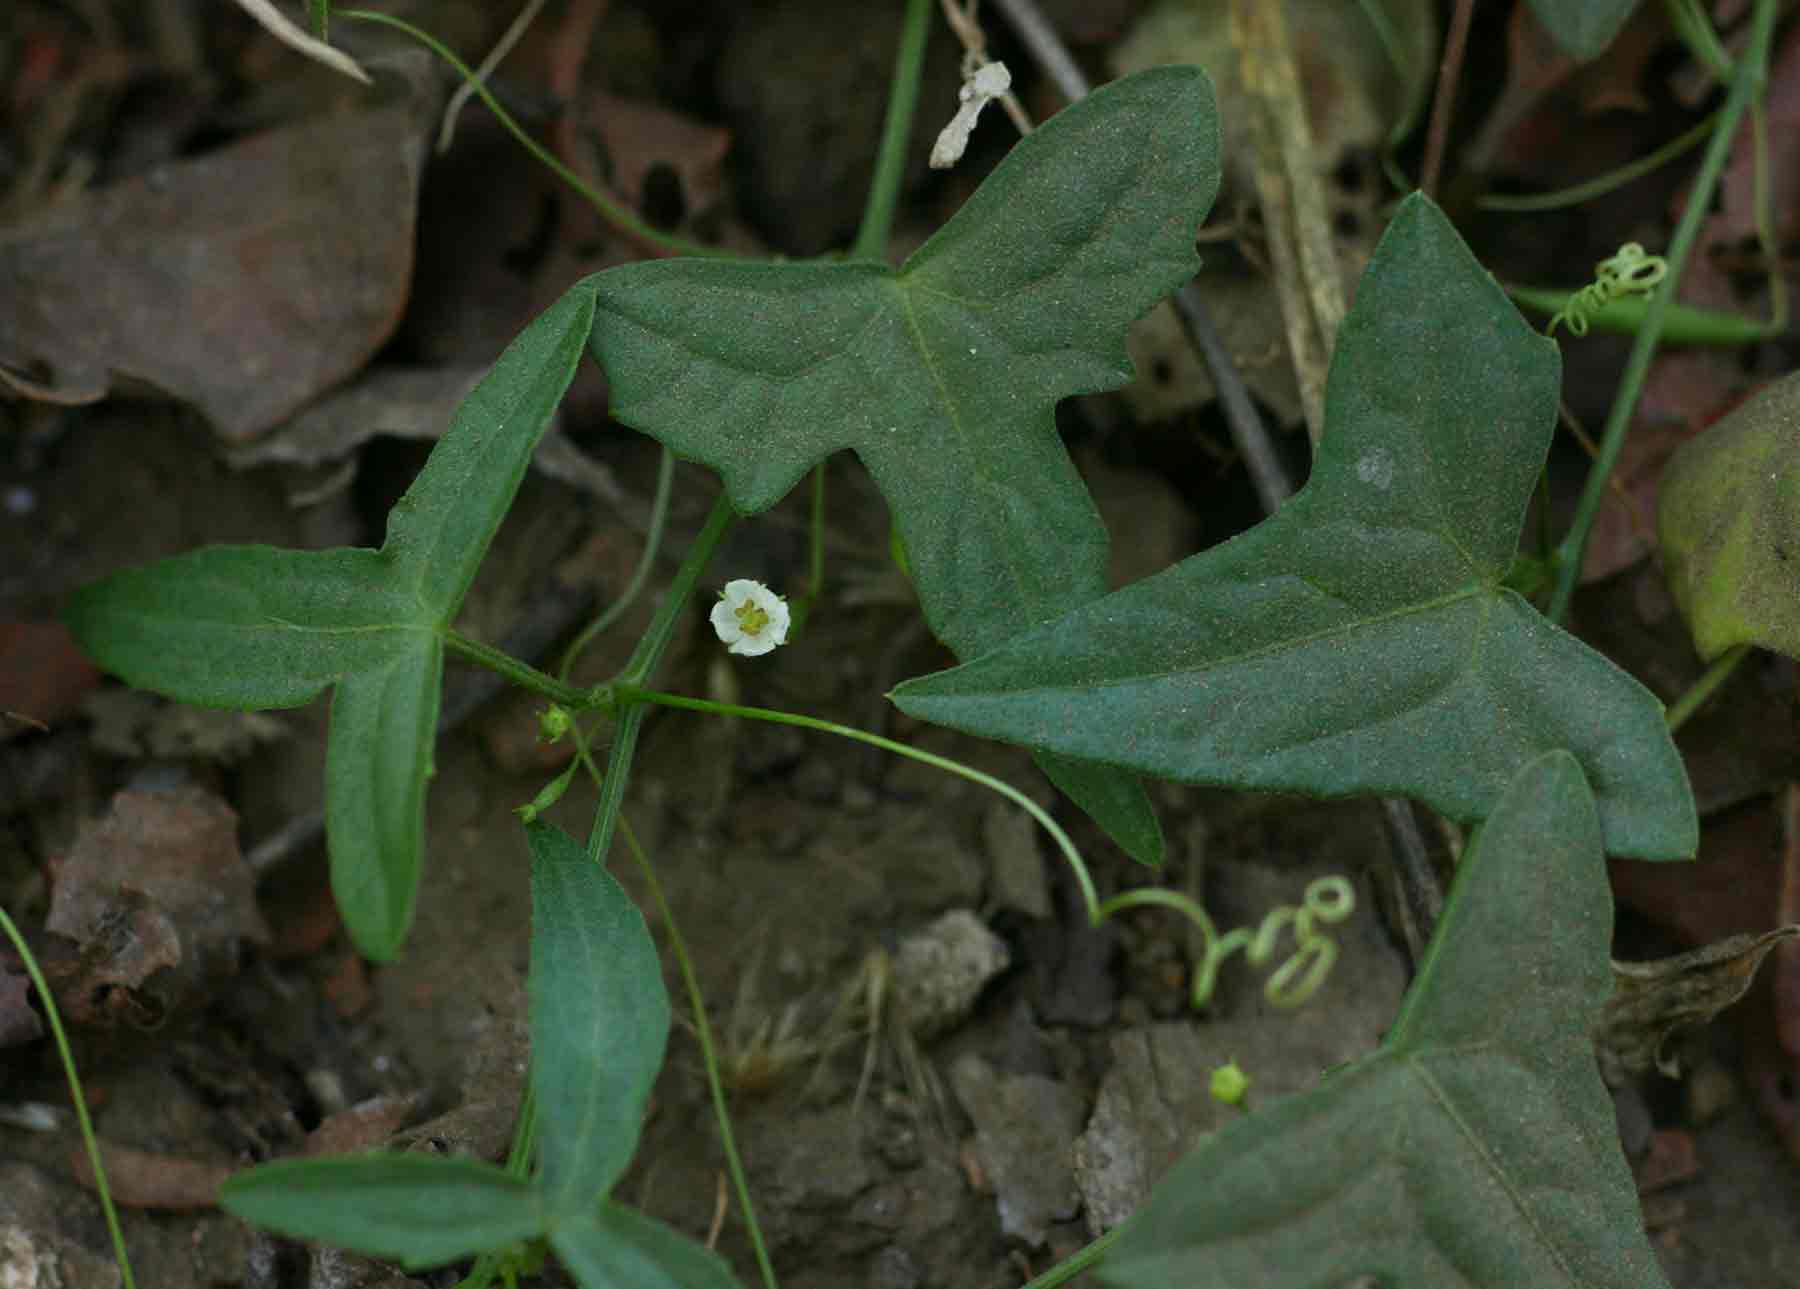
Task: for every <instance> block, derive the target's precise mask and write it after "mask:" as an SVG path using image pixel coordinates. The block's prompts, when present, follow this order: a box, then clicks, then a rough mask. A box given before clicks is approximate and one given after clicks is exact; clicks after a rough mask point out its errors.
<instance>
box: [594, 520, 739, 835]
mask: <svg viewBox="0 0 1800 1289" xmlns="http://www.w3.org/2000/svg"><path fill="white" fill-rule="evenodd" d="M736 521H737V511H736V510H734V509H732V506H731V499H730V498H729V497H727V496H726V495H725V494H724V493H720V494H719V499H718V500H717V501H716V502H714V503H713V508H712V513H711V514H709V515H708V516H707V517H706V523H705V524H704V525H703V526H702V527H701V529H700V534H699V536H697V537H695V538H694V542H693V544H692V545H691V546H689V547H688V550H687V554H686V555H685V556H683V557H682V560H681V567H680V568H678V569H677V570H675V578H674V580H673V581H672V582H670V583H669V589H668V590H667V591H666V592H665V593H664V594H663V598H662V600H661V602H660V603H659V604H658V605H657V606H656V616H655V617H654V618H652V619H651V620H650V625H649V627H648V628H647V629H646V630H645V631H644V634H643V636H642V637H641V638H640V639H639V640H638V643H637V648H636V649H634V650H633V651H632V654H631V657H630V659H629V660H627V662H626V663H625V670H624V671H622V672H620V673H619V679H618V681H616V682H614V681H609V682H607V683H605V684H601V685H596V686H594V688H593V689H591V690H589V691H587V693H586V694H585V695H583V702H584V704H585V705H586V706H589V707H595V706H599V705H601V704H602V703H604V704H607V705H609V706H611V707H612V709H613V710H614V711H616V712H617V713H618V716H619V727H618V731H617V732H616V733H615V734H614V735H613V744H612V750H611V751H610V752H609V753H608V754H607V758H606V775H605V777H604V778H603V779H602V780H601V782H600V804H599V805H598V806H597V807H596V808H595V811H594V827H593V830H592V831H591V832H590V833H589V834H588V844H587V853H588V858H589V859H592V860H593V861H594V862H595V863H598V864H605V863H606V857H607V855H608V854H609V853H610V852H611V850H612V840H613V834H614V832H616V831H617V829H618V823H619V810H620V808H621V807H622V806H623V805H624V802H625V789H626V786H627V785H628V784H629V783H630V781H631V762H632V759H633V758H634V757H635V756H636V755H637V741H638V734H639V732H640V731H641V730H642V729H643V727H644V718H645V716H647V715H648V714H649V708H647V707H646V706H645V705H644V703H643V702H642V701H641V700H640V699H639V697H638V695H639V693H640V692H641V691H639V690H638V688H637V686H639V685H640V684H642V682H643V681H644V680H645V679H647V678H648V677H649V676H650V675H651V673H653V672H654V671H655V670H656V664H657V663H659V662H661V661H662V656H663V653H664V651H665V650H667V649H668V647H669V642H670V641H671V640H673V639H674V638H675V625H676V623H677V622H679V621H680V619H681V614H682V612H683V611H684V610H685V609H686V608H687V602H688V600H689V599H690V598H691V597H692V596H693V593H694V587H695V586H696V585H698V583H699V581H700V574H701V573H702V572H703V571H705V569H706V565H707V562H708V561H709V560H711V559H712V555H713V552H714V551H715V550H717V549H718V548H719V542H720V541H722V540H723V539H724V537H725V534H726V533H727V532H729V531H730V530H731V525H732V524H733V523H735V522H736Z"/></svg>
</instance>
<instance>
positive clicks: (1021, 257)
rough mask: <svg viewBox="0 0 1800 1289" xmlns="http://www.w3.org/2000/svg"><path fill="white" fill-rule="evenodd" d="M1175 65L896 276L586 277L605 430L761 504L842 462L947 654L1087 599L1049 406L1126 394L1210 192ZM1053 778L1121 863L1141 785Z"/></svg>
mask: <svg viewBox="0 0 1800 1289" xmlns="http://www.w3.org/2000/svg"><path fill="white" fill-rule="evenodd" d="M1218 177H1219V162H1218V125H1217V119H1216V114H1215V111H1214V107H1213V101H1212V91H1211V88H1210V86H1209V85H1208V82H1207V80H1206V77H1205V74H1204V73H1203V72H1201V71H1200V70H1199V69H1197V68H1178V67H1164V68H1157V69H1153V70H1151V71H1148V72H1143V73H1140V74H1138V75H1136V76H1131V77H1127V78H1125V79H1124V80H1121V81H1118V82H1115V83H1114V84H1112V85H1108V86H1106V87H1105V88H1103V89H1100V90H1097V91H1096V92H1095V93H1093V94H1092V95H1090V96H1089V97H1088V98H1086V99H1084V100H1083V101H1082V102H1080V103H1078V104H1075V105H1074V106H1072V107H1069V108H1067V109H1065V110H1064V111H1062V112H1060V113H1058V114H1057V115H1056V116H1055V117H1053V118H1051V119H1050V121H1048V122H1047V123H1046V124H1045V125H1044V127H1043V128H1042V129H1041V130H1039V131H1037V132H1036V133H1034V134H1032V135H1031V136H1030V137H1028V138H1026V139H1024V140H1023V141H1021V142H1020V143H1019V144H1018V145H1017V146H1016V147H1015V148H1014V149H1013V150H1012V152H1011V154H1010V155H1008V157H1007V158H1006V159H1005V161H1003V162H1002V163H1001V165H1000V166H999V167H998V168H997V169H996V170H995V171H994V173H993V174H992V175H991V176H990V177H989V178H988V179H987V180H986V181H985V182H984V183H983V184H982V185H981V187H980V188H979V189H977V190H976V192H975V194H974V195H973V196H971V197H970V198H969V200H968V202H967V203H966V204H965V205H964V206H963V208H962V209H961V210H960V211H959V212H958V213H957V215H956V216H955V217H954V218H953V219H951V220H950V221H949V222H948V223H947V224H945V225H944V227H943V228H942V229H940V230H939V231H938V233H937V234H936V235H935V236H934V237H932V239H931V240H930V241H929V242H927V243H926V244H925V245H924V246H923V247H922V248H920V250H919V251H918V252H917V253H916V254H914V255H913V256H912V258H911V259H909V260H908V261H907V262H906V264H905V266H904V267H902V268H901V269H899V270H898V271H896V270H893V269H890V268H888V267H887V266H886V265H882V264H872V263H837V264H816V263H815V264H748V263H730V262H722V261H716V260H706V261H701V260H665V261H660V262H656V263H643V264H634V265H628V266H625V267H623V268H620V269H614V270H611V271H609V272H607V273H605V274H603V275H602V276H601V278H600V285H599V307H598V313H597V315H596V318H595V324H594V333H593V338H592V341H591V344H592V347H593V350H594V352H595V353H596V355H597V356H598V357H599V359H600V361H601V362H602V364H604V365H605V367H606V370H607V375H608V378H609V380H610V381H611V386H612V398H613V412H614V415H615V416H617V417H618V418H619V419H620V420H621V421H624V422H625V423H626V424H628V425H631V426H633V427H635V428H637V429H639V430H642V431H644V432H645V433H647V434H650V435H653V436H654V437H656V438H657V439H660V440H661V441H662V442H664V443H666V444H667V445H668V446H669V447H671V448H672V449H674V450H675V451H676V452H677V453H679V454H680V455H681V456H683V457H686V458H689V459H691V460H695V461H700V462H702V463H704V464H706V465H709V466H711V467H713V468H714V469H716V470H717V471H718V472H719V473H720V475H721V476H722V477H723V478H724V481H725V486H726V488H727V490H728V491H729V493H730V495H731V499H732V502H733V504H734V505H736V506H737V508H738V509H739V510H741V511H744V512H746V513H754V512H756V511H760V510H764V509H766V508H768V507H769V506H772V505H774V504H775V503H776V502H777V501H779V500H780V499H781V497H782V496H783V495H785V494H786V493H787V492H788V491H789V489H791V488H792V487H793V486H794V484H795V483H797V482H798V481H799V480H800V479H801V478H802V477H803V476H804V474H805V473H806V471H807V470H809V469H810V468H811V467H812V466H813V465H814V464H816V463H817V462H819V461H821V460H822V459H824V458H825V457H827V456H829V455H831V454H832V453H834V452H837V451H839V450H842V449H845V448H848V449H850V450H852V451H854V452H855V453H856V454H857V455H858V456H859V457H860V458H861V459H862V461H863V463H864V465H866V466H867V467H868V469H869V472H870V474H871V475H872V476H873V477H874V480H875V483H876V485H877V486H878V487H879V488H880V489H881V492H882V495H883V496H884V497H885V498H886V499H887V502H888V505H889V507H890V508H891V509H892V511H893V515H894V523H895V526H896V528H897V530H898V532H899V535H900V537H901V540H902V542H903V543H904V547H905V550H906V554H907V558H908V561H909V564H910V567H911V570H912V572H913V575H914V577H915V580H916V582H917V586H918V592H919V600H920V604H921V607H922V609H923V611H924V614H925V618H926V620H927V621H928V622H929V623H930V625H931V628H932V630H933V631H935V632H936V633H937V635H938V637H939V638H940V639H942V640H943V641H944V642H945V643H946V644H948V645H949V646H950V647H951V648H952V649H953V650H955V651H956V653H957V654H958V655H959V656H961V657H965V658H967V657H973V656H975V655H976V654H979V653H982V652H984V651H986V650H988V649H991V648H993V647H995V646H996V645H998V644H1000V643H1001V642H1002V641H1004V640H1006V639H1008V638H1010V637H1012V636H1014V635H1016V634H1017V633H1019V632H1020V631H1022V630H1025V629H1026V628H1028V627H1031V626H1035V625H1037V624H1038V623H1041V622H1044V621H1047V620H1049V619H1051V618H1053V617H1055V616H1057V615H1058V614H1059V613H1062V612H1063V611H1064V610H1066V609H1068V608H1070V607H1072V606H1073V605H1076V604H1080V603H1083V602H1085V601H1088V600H1092V599H1095V598H1098V597H1099V596H1101V595H1102V594H1104V593H1105V591H1106V547H1107V537H1106V530H1105V528H1104V527H1103V525H1102V524H1101V521H1100V517H1099V514H1098V512H1097V511H1096V510H1095V509H1094V505H1093V501H1092V499H1091V498H1090V497H1089V495H1088V493H1087V490H1086V488H1085V487H1084V486H1083V484H1082V482H1081V479H1080V477H1079V476H1078V475H1077V473H1076V471H1075V469H1074V466H1073V464H1072V463H1071V462H1070V460H1069V457H1068V453H1067V452H1066V451H1065V450H1064V448H1063V446H1062V443H1061V441H1060V439H1059V438H1058V437H1057V433H1056V423H1055V416H1054V412H1055V407H1056V404H1057V402H1058V401H1059V400H1060V399H1063V398H1066V397H1068V396H1070V395H1074V394H1082V393H1093V392H1097V391H1101V390H1107V389H1114V388H1117V387H1118V386H1120V385H1122V384H1124V383H1125V382H1126V381H1128V380H1129V379H1130V378H1131V374H1132V368H1131V361H1130V358H1129V357H1128V356H1127V354H1126V350H1125V333H1126V328H1127V326H1128V325H1129V324H1130V323H1131V322H1132V321H1133V320H1134V319H1136V318H1137V317H1139V316H1141V315H1142V314H1143V313H1145V312H1146V311H1147V310H1148V309H1149V308H1150V307H1151V306H1152V305H1153V304H1154V303H1155V302H1156V301H1157V300H1159V299H1161V298H1162V297H1163V296H1165V295H1167V294H1168V293H1169V292H1170V291H1172V290H1174V289H1175V288H1176V287H1178V286H1180V285H1181V284H1182V283H1183V282H1184V281H1186V280H1187V279H1188V278H1189V277H1191V276H1192V274H1193V272H1194V270H1195V269H1196V268H1197V267H1198V265H1199V259H1198V257H1197V256H1196V255H1195V253H1194V234H1195V231H1196V230H1197V228H1198V227H1199V224H1200V221H1201V220H1202V218H1204V216H1205V214H1206V211H1207V209H1208V208H1209V207H1210V206H1211V204H1212V198H1213V195H1214V193H1215V192H1216V190H1217V187H1218ZM1045 768H1046V770H1047V771H1048V772H1049V773H1050V774H1051V777H1052V778H1053V779H1054V780H1055V781H1056V782H1057V783H1058V785H1059V786H1061V787H1062V788H1063V789H1064V791H1066V792H1068V793H1069V794H1070V795H1071V796H1072V797H1073V798H1075V800H1076V801H1077V803H1078V804H1080V805H1081V806H1082V807H1083V808H1084V809H1086V810H1088V812H1089V813H1090V814H1093V815H1094V816H1095V818H1096V819H1097V820H1098V821H1099V822H1100V823H1101V824H1102V825H1103V826H1105V827H1106V828H1107V829H1108V831H1109V832H1111V833H1112V834H1113V835H1114V836H1115V837H1116V838H1117V839H1118V840H1119V841H1120V842H1121V844H1122V845H1124V846H1126V848H1127V849H1128V850H1130V851H1131V852H1132V853H1133V854H1134V855H1136V856H1137V857H1138V858H1140V859H1143V860H1146V861H1148V862H1155V860H1156V859H1158V858H1159V857H1160V853H1161V837H1160V834H1158V833H1157V831H1156V826H1155V819H1154V815H1153V813H1152V812H1151V811H1150V808H1149V803H1148V800H1147V798H1146V797H1145V796H1144V793H1143V789H1142V787H1141V785H1139V784H1137V783H1135V782H1134V781H1133V780H1132V779H1131V778H1130V777H1129V776H1126V775H1123V774H1120V773H1118V772H1117V771H1113V770H1108V769H1105V768H1103V767H1096V766H1083V765H1076V764H1074V763H1071V762H1067V761H1060V760H1053V761H1052V762H1051V763H1050V764H1047V765H1046V766H1045Z"/></svg>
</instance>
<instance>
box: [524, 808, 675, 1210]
mask: <svg viewBox="0 0 1800 1289" xmlns="http://www.w3.org/2000/svg"><path fill="white" fill-rule="evenodd" d="M525 835H526V837H527V839H528V840H529V841H530V844H531V918H532V926H531V982H530V992H531V1084H532V1090H533V1091H534V1092H535V1093H536V1095H537V1113H538V1134H537V1142H538V1156H539V1159H540V1160H541V1162H542V1170H543V1177H542V1181H543V1187H544V1196H545V1203H546V1205H548V1207H549V1209H550V1211H551V1212H552V1213H553V1214H556V1215H558V1216H563V1217H566V1216H569V1215H586V1214H591V1213H592V1212H593V1211H594V1206H595V1205H596V1204H597V1203H598V1202H599V1200H600V1199H601V1198H602V1197H603V1196H604V1195H605V1194H606V1192H607V1191H608V1190H609V1189H610V1188H611V1187H612V1184H613V1182H615V1181H617V1180H618V1177H619V1174H620V1173H621V1172H623V1171H624V1170H625V1166H626V1164H628V1163H630V1162H631V1154H632V1151H633V1150H635V1149H636V1148H637V1139H638V1132H639V1130H640V1129H641V1128H642V1127H643V1118H644V1106H645V1104H646V1102H648V1100H649V1098H650V1087H651V1085H652V1084H653V1083H655V1081H656V1072H657V1070H659V1069H660V1068H661V1067H662V1057H663V1048H664V1046H665V1045H666V1044H667V1042H668V1037H669V995H668V991H667V990H666V989H665V988H664V986H663V978H662V963H661V961H660V960H659V959H658V957H657V953H656V944H655V942H654V941H652V940H651V938H650V931H649V928H647V927H646V926H645V925H644V916H643V914H641V913H639V912H638V909H637V905H635V904H633V903H632V902H631V897H630V896H629V895H627V894H626V893H625V889H624V888H623V887H622V886H620V885H619V884H618V882H617V881H615V880H614V879H613V877H612V875H611V874H610V873H608V872H607V871H606V870H605V869H604V868H602V867H600V865H599V864H597V863H595V862H594V861H593V860H591V859H589V858H588V856H587V852H586V850H585V849H584V848H583V847H582V846H581V844H580V843H579V842H577V841H575V840H574V839H573V838H572V837H570V836H569V835H568V834H567V833H565V832H563V831H561V830H560V829H558V828H555V827H553V826H551V825H550V824H547V823H541V822H540V823H531V824H527V825H526V828H525Z"/></svg>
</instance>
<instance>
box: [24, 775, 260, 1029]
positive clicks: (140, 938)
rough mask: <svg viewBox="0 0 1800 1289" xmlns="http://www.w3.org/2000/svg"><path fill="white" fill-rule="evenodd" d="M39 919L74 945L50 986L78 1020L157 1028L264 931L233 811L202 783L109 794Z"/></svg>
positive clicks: (231, 966)
mask: <svg viewBox="0 0 1800 1289" xmlns="http://www.w3.org/2000/svg"><path fill="white" fill-rule="evenodd" d="M45 925H46V926H47V927H48V929H49V930H51V931H53V932H55V933H56V934H57V935H61V936H65V937H67V938H68V939H70V940H72V941H74V943H75V946H76V949H77V955H76V957H75V959H74V961H72V962H59V963H57V964H55V971H54V976H55V980H54V983H53V985H52V988H53V989H54V990H55V992H56V996H57V1002H58V1004H59V1005H60V1006H61V1007H62V1008H63V1010H64V1013H65V1014H66V1015H67V1016H68V1017H69V1018H70V1019H71V1020H74V1021H76V1022H78V1023H85V1024H112V1023H116V1022H117V1021H120V1020H125V1021H128V1022H130V1023H132V1024H137V1025H146V1026H148V1025H156V1024H160V1023H161V1022H162V1021H163V1020H164V1019H165V1018H166V1017H167V1016H168V1015H169V1013H170V1012H172V1011H174V1010H175V1009H176V1008H178V1007H179V1006H181V1005H182V1004H183V1003H185V1002H187V1001H188V1000H189V999H191V998H193V997H195V996H197V995H199V994H200V993H202V992H203V991H204V990H205V989H206V988H207V987H208V985H209V984H210V983H211V982H212V980H214V979H215V978H216V977H219V976H227V975H232V974H235V972H236V970H237V962H238V948H239V945H240V943H241V942H242V941H244V940H252V941H255V942H257V943H263V942H266V941H267V940H268V938H269V933H268V929H267V928H266V927H265V926H264V924H263V919H262V914H261V913H259V912H258V911H257V907H256V879H255V876H254V874H252V873H251V871H250V868H249V866H248V865H247V864H245V863H244V860H243V856H242V855H241V854H240V853H239V851H238V841H237V815H236V814H235V813H234V812H233V811H232V809H231V808H230V807H229V806H227V805H226V804H225V803H224V802H223V801H221V800H219V798H217V797H215V796H213V795H212V794H210V793H208V792H204V791H202V790H201V789H199V788H181V789H177V790H176V791H173V792H158V793H151V792H121V793H119V794H118V795H117V796H116V797H114V798H113V805H112V810H111V812H110V813H109V814H108V815H107V816H106V818H104V819H102V820H101V821H100V822H99V823H97V824H89V825H87V826H85V827H83V829H82V830H81V835H80V836H79V837H78V838H77V840H76V842H75V847H74V849H73V850H72V851H70V852H69V854H68V856H67V857H66V858H64V859H63V861H62V862H61V863H60V864H58V865H57V866H56V873H55V885H54V887H53V888H52V891H51V896H50V916H49V918H48V919H47V920H46V922H45Z"/></svg>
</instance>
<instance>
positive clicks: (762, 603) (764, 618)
mask: <svg viewBox="0 0 1800 1289" xmlns="http://www.w3.org/2000/svg"><path fill="white" fill-rule="evenodd" d="M712 624H713V630H714V631H717V632H718V633H719V639H721V640H723V641H724V642H725V647H726V650H727V651H728V652H730V653H739V654H743V655H745V656H746V657H750V658H754V657H755V656H756V655H757V654H763V653H768V652H769V650H771V649H773V648H774V647H775V646H776V645H780V644H786V643H787V633H788V606H787V601H786V600H784V599H782V598H781V597H780V596H779V595H777V594H775V592H773V591H771V590H770V589H769V588H768V587H766V586H764V585H763V584H762V583H761V582H753V581H751V580H750V579H749V578H747V577H740V578H736V579H734V580H733V581H730V582H727V583H725V589H724V590H723V591H721V592H719V602H718V603H717V604H715V605H713V611H712Z"/></svg>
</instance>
